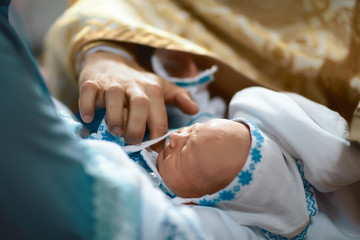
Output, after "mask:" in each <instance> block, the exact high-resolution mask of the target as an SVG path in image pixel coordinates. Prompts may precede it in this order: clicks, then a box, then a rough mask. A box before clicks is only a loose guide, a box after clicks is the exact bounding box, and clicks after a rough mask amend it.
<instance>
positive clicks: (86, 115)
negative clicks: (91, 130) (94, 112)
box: [82, 114, 91, 123]
mask: <svg viewBox="0 0 360 240" xmlns="http://www.w3.org/2000/svg"><path fill="white" fill-rule="evenodd" d="M82 119H83V121H84V122H87V123H88V122H90V121H91V116H90V115H89V114H85V115H83V116H82Z"/></svg>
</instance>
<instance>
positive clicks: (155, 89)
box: [146, 84, 168, 151]
mask: <svg viewBox="0 0 360 240" xmlns="http://www.w3.org/2000/svg"><path fill="white" fill-rule="evenodd" d="M146 93H147V95H148V97H149V100H150V112H149V117H148V121H147V126H148V128H149V131H150V139H154V138H158V137H161V136H163V135H164V134H166V133H167V131H168V122H167V114H166V107H165V101H164V94H163V90H162V87H161V86H160V85H157V84H153V85H149V86H147V89H146ZM163 147H164V142H160V143H158V144H155V145H153V146H152V147H151V148H152V149H153V150H155V151H160V150H161V149H162V148H163Z"/></svg>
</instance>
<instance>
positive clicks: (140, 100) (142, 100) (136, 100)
mask: <svg viewBox="0 0 360 240" xmlns="http://www.w3.org/2000/svg"><path fill="white" fill-rule="evenodd" d="M131 102H132V103H133V104H135V105H137V106H143V107H145V108H149V107H150V100H149V98H148V97H147V96H146V95H144V94H136V95H133V96H132V97H131Z"/></svg>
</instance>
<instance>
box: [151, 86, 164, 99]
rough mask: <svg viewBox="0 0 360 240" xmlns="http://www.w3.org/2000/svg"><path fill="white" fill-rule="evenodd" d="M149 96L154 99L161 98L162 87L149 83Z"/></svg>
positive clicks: (162, 93)
mask: <svg viewBox="0 0 360 240" xmlns="http://www.w3.org/2000/svg"><path fill="white" fill-rule="evenodd" d="M148 91H149V94H151V95H152V96H154V97H163V95H164V90H163V88H162V86H161V85H160V84H158V83H151V84H149V86H148Z"/></svg>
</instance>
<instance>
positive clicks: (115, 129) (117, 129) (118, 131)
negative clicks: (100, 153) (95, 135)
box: [111, 127, 122, 135]
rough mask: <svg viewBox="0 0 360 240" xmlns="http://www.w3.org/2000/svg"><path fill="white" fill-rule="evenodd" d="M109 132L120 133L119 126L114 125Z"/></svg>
mask: <svg viewBox="0 0 360 240" xmlns="http://www.w3.org/2000/svg"><path fill="white" fill-rule="evenodd" d="M111 133H112V134H113V135H120V134H121V133H122V131H121V128H120V127H114V128H112V129H111Z"/></svg>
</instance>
